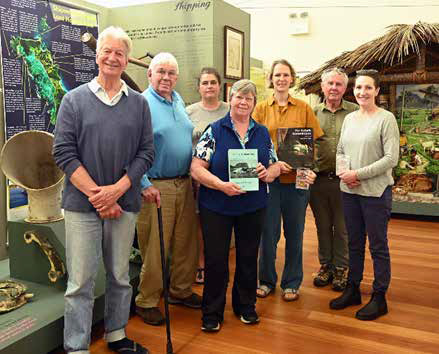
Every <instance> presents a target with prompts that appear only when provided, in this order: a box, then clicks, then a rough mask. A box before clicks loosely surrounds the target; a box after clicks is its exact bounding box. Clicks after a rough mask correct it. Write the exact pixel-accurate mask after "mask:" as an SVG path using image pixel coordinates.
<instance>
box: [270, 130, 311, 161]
mask: <svg viewBox="0 0 439 354" xmlns="http://www.w3.org/2000/svg"><path fill="white" fill-rule="evenodd" d="M277 157H278V158H279V160H281V161H285V162H286V163H287V164H289V165H290V166H291V167H292V168H294V169H298V168H300V167H307V168H312V167H313V164H314V140H313V132H312V128H278V130H277Z"/></svg>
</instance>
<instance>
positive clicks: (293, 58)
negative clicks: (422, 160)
mask: <svg viewBox="0 0 439 354" xmlns="http://www.w3.org/2000/svg"><path fill="white" fill-rule="evenodd" d="M319 3H321V4H322V6H325V5H324V4H325V2H324V1H319ZM412 4H416V1H413V2H412ZM437 4H438V6H433V5H432V6H408V7H407V6H406V7H393V6H392V7H391V6H384V7H379V6H375V7H327V8H324V7H319V8H291V7H289V8H267V9H252V8H247V9H246V8H245V7H244V8H243V10H244V11H246V12H248V13H250V14H251V43H250V55H251V56H252V57H253V58H257V59H261V60H263V61H264V65H265V66H269V65H270V64H271V62H272V61H273V60H275V59H278V58H285V59H288V60H289V61H290V62H291V63H292V65H293V66H294V68H295V70H296V71H297V72H298V74H299V76H303V74H306V73H307V72H310V71H314V70H315V69H317V68H318V67H320V66H321V65H322V64H323V63H324V62H326V61H327V60H329V59H332V58H334V57H336V56H338V55H340V54H342V53H343V52H345V51H350V50H353V49H355V48H357V47H358V46H360V45H361V44H363V43H365V42H367V41H369V40H372V39H374V38H377V37H379V36H381V35H383V34H384V33H385V27H387V26H389V25H392V24H398V23H404V24H405V23H407V24H413V23H416V22H417V21H419V20H421V21H425V22H430V23H434V22H438V21H439V2H438V3H437ZM303 11H307V12H308V16H309V34H304V35H295V36H294V35H291V34H290V33H291V32H292V27H293V26H292V20H291V19H290V18H289V15H290V14H291V13H294V12H303Z"/></svg>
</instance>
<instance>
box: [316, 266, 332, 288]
mask: <svg viewBox="0 0 439 354" xmlns="http://www.w3.org/2000/svg"><path fill="white" fill-rule="evenodd" d="M333 277H334V272H333V268H332V265H331V264H322V265H321V267H320V269H319V271H318V273H317V275H316V277H315V278H314V286H317V287H319V288H320V287H322V286H326V285H328V284H330V283H331V281H332V279H333Z"/></svg>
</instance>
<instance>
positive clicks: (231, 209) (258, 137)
mask: <svg viewBox="0 0 439 354" xmlns="http://www.w3.org/2000/svg"><path fill="white" fill-rule="evenodd" d="M211 127H212V134H213V137H214V139H215V152H214V153H213V155H212V158H211V160H210V165H209V171H210V172H211V173H212V174H214V175H215V176H217V177H218V178H219V179H221V180H222V181H224V182H228V181H229V171H228V150H229V149H242V146H241V143H240V141H239V139H238V137H237V136H236V133H235V132H234V130H233V127H232V122H231V119H230V115H229V114H227V115H226V116H225V117H224V118H222V119H220V120H217V121H216V122H215V123H213V124H212V125H211ZM245 148H246V149H257V150H258V160H259V162H261V163H262V164H263V165H264V166H265V167H268V164H269V160H270V148H271V140H270V135H269V134H268V130H267V128H266V127H264V126H263V125H260V124H258V123H256V122H254V126H253V127H252V128H251V129H250V132H249V139H248V142H247V143H246V144H245ZM199 203H200V206H202V207H204V208H207V209H209V210H212V211H214V212H216V213H219V214H224V215H241V214H245V213H251V212H254V211H256V210H258V209H261V208H265V206H266V205H267V185H266V183H264V182H262V181H261V180H259V190H258V191H253V192H246V193H245V194H241V195H237V196H233V197H229V196H227V195H226V194H224V193H223V192H221V191H219V190H216V189H211V188H208V187H205V186H203V185H201V187H200V195H199Z"/></svg>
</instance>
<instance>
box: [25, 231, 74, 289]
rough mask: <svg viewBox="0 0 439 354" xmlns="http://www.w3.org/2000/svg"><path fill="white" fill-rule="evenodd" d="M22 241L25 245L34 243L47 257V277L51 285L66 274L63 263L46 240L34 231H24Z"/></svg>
mask: <svg viewBox="0 0 439 354" xmlns="http://www.w3.org/2000/svg"><path fill="white" fill-rule="evenodd" d="M24 241H25V242H26V243H27V244H31V243H32V242H35V243H36V244H37V245H38V246H39V247H40V248H41V250H42V251H43V252H44V254H45V255H46V256H47V259H48V260H49V263H50V270H49V273H48V274H47V275H48V277H49V280H50V281H51V282H52V283H55V282H56V281H57V280H58V279H59V278H61V277H62V276H63V275H64V274H66V268H65V266H64V263H63V261H62V260H61V258H60V257H59V255H58V253H57V252H56V250H55V248H53V246H52V245H51V244H50V242H49V241H48V240H47V239H46V238H44V237H41V236H39V235H38V234H37V233H36V232H35V231H26V232H25V233H24Z"/></svg>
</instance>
